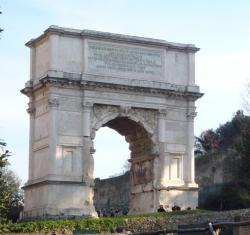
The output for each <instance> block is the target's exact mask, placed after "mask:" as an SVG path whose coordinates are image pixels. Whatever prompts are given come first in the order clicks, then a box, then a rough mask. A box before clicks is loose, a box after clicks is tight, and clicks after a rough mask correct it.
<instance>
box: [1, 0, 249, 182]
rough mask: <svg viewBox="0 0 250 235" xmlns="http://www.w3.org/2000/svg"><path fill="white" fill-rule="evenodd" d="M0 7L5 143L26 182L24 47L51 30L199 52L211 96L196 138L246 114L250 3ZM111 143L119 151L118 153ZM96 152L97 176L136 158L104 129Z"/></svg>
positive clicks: (59, 0) (15, 3)
mask: <svg viewBox="0 0 250 235" xmlns="http://www.w3.org/2000/svg"><path fill="white" fill-rule="evenodd" d="M0 9H1V11H2V12H3V14H2V15H0V27H2V28H4V32H3V33H2V36H1V38H2V39H1V40H0V68H1V69H0V88H1V89H0V107H1V115H0V137H1V138H3V139H5V141H6V142H7V143H8V148H9V149H10V150H11V151H12V152H13V156H12V157H11V159H10V161H11V168H12V169H14V170H15V171H16V172H17V174H18V175H19V176H20V177H21V178H22V180H23V182H25V181H26V180H27V168H28V167H27V166H28V141H29V140H28V132H29V131H28V128H29V127H28V123H29V116H28V114H27V113H26V111H25V110H26V108H27V105H26V103H27V98H26V97H25V96H23V95H21V94H20V92H19V90H20V89H21V88H23V87H24V83H25V81H27V80H28V79H29V50H28V48H26V47H25V46H24V44H25V43H26V42H27V41H28V40H30V39H31V38H34V37H37V36H38V35H40V34H41V33H42V32H43V31H44V30H45V29H46V28H48V27H49V26H50V25H58V26H63V27H72V28H77V29H93V30H100V31H107V32H114V33H122V34H129V35H137V36H144V37H152V38H160V39H165V40H167V41H173V42H183V43H194V44H195V45H196V46H197V47H200V48H201V51H199V52H198V53H197V56H196V83H197V84H198V85H199V86H200V87H201V91H202V92H204V93H205V96H204V97H203V98H202V99H200V100H199V101H198V102H197V111H198V116H197V117H196V120H195V134H196V135H198V134H199V133H200V132H201V131H202V130H205V129H208V128H216V127H218V125H219V124H221V123H224V122H226V121H228V120H229V119H231V117H232V115H233V113H235V112H236V110H238V109H242V108H243V107H242V95H243V94H244V85H245V83H246V80H247V79H249V77H250V27H249V23H250V14H249V12H250V1H247V0H245V1H244V0H241V1H233V0H231V1H230V0H227V1H225V0H220V1H215V0H210V1H208V0H207V1H205V0H203V1H202V0H188V1H185V0H182V1H181V0H176V1H169V0H143V1H142V0H141V1H139V0H137V1H136V0H103V1H101V0H91V1H90V0H88V1H87V0H79V1H78V0H71V1H70V0H67V1H66V0H53V1H51V0H0ZM107 136H109V138H107ZM105 137H106V139H109V142H112V143H115V144H114V145H113V144H112V145H113V146H117V148H116V149H114V151H113V153H111V152H110V146H109V145H108V144H107V143H106V142H105ZM95 147H96V149H97V153H96V156H95V160H96V170H95V173H96V175H97V176H101V177H107V176H109V175H112V174H114V173H116V172H119V171H121V167H122V165H123V164H124V161H125V159H128V157H129V152H128V147H127V145H126V144H125V140H124V139H123V138H122V137H119V136H115V135H114V134H111V133H110V131H108V130H105V129H103V130H102V131H101V130H100V131H99V132H98V133H97V137H96V141H95ZM98 154H99V155H98ZM104 155H105V157H103V156H104ZM118 155H120V156H118ZM103 160H105V161H106V162H107V165H104V162H103ZM111 162H112V165H111Z"/></svg>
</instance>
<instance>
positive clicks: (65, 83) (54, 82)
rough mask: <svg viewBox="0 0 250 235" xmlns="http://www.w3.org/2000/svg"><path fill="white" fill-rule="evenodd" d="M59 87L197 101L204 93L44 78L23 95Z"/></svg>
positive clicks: (173, 88) (177, 88)
mask: <svg viewBox="0 0 250 235" xmlns="http://www.w3.org/2000/svg"><path fill="white" fill-rule="evenodd" d="M48 85H50V86H57V87H68V88H70V87H78V88H80V89H97V88H99V89H101V88H103V89H109V90H117V91H127V92H139V93H145V94H155V95H165V96H168V97H175V98H184V99H189V100H193V101H195V100H197V99H199V98H201V97H202V96H203V93H200V92H192V91H189V90H188V89H186V88H185V86H181V85H174V86H166V87H162V88H159V87H150V86H144V87H142V86H136V85H125V84H122V85H121V84H115V83H108V82H100V81H90V80H72V79H66V78H57V77H48V76H47V77H44V78H42V79H40V80H39V83H37V84H36V85H34V86H33V87H30V86H29V87H28V88H26V87H25V88H24V89H22V90H21V93H23V94H25V95H27V96H30V95H31V94H32V93H33V92H35V91H37V90H39V89H41V88H43V87H45V86H48Z"/></svg>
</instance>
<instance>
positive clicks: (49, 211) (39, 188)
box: [22, 26, 202, 218]
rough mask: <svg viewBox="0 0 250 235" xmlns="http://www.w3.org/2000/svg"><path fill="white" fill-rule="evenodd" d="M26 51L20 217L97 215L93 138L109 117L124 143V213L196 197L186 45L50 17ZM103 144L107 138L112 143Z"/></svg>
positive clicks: (194, 92)
mask: <svg viewBox="0 0 250 235" xmlns="http://www.w3.org/2000/svg"><path fill="white" fill-rule="evenodd" d="M26 45H27V46H28V47H29V48H30V51H31V70H30V80H29V81H28V82H27V83H26V84H25V88H24V89H23V90H22V93H24V94H25V95H27V96H28V97H29V107H28V110H27V111H28V113H29V114H30V149H29V179H28V182H27V183H26V184H25V186H24V190H25V207H24V217H25V218H34V217H40V216H41V217H48V216H71V215H75V216H83V215H92V216H94V215H95V214H96V212H95V209H94V206H93V184H94V180H93V168H94V162H93V156H92V154H93V153H94V151H95V150H94V146H93V139H94V137H95V132H96V131H97V130H98V129H99V128H100V127H102V126H108V127H110V128H112V129H114V130H116V131H117V132H118V133H120V134H121V135H123V136H125V139H126V141H127V142H128V143H129V146H130V147H129V148H130V150H131V158H130V161H131V189H130V212H131V213H139V212H147V211H156V210H157V208H158V207H159V205H160V204H163V205H168V206H169V207H171V206H173V205H174V204H177V205H178V206H180V207H182V208H187V207H191V208H194V207H196V206H197V199H198V194H197V192H198V191H197V190H198V186H197V185H196V184H195V181H194V151H193V122H194V117H195V115H196V112H195V100H197V99H198V98H200V97H201V96H202V94H201V93H200V92H199V87H198V86H196V85H195V52H197V51H198V48H196V47H195V46H194V45H192V44H179V43H169V42H166V41H164V40H156V39H150V38H142V37H133V36H126V35H118V34H111V33H103V32H97V31H91V30H75V29H68V28H61V27H57V26H51V27H50V28H48V29H47V30H46V31H45V32H44V33H43V34H42V35H41V36H39V37H38V38H36V39H32V40H31V41H29V42H28V43H27V44H26ZM110 147H112V143H111V146H110Z"/></svg>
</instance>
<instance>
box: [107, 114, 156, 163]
mask: <svg viewBox="0 0 250 235" xmlns="http://www.w3.org/2000/svg"><path fill="white" fill-rule="evenodd" d="M103 126H107V127H109V128H112V129H114V130H116V131H117V132H118V133H119V134H121V135H123V136H125V139H126V141H127V142H128V143H129V149H130V151H131V158H132V159H134V158H143V157H146V156H149V155H150V154H151V148H152V141H151V138H150V135H149V133H148V132H147V131H146V130H145V128H144V127H143V126H142V125H141V124H140V123H138V122H135V121H133V120H131V119H129V118H127V117H117V118H115V119H113V120H111V121H109V122H107V123H106V124H105V125H103Z"/></svg>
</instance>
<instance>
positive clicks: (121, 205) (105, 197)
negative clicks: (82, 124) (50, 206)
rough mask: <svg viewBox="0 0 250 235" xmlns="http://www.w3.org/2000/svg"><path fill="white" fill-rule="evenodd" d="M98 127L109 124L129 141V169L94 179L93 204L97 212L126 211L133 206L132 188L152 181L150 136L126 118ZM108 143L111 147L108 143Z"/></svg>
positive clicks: (104, 125)
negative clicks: (119, 173)
mask: <svg viewBox="0 0 250 235" xmlns="http://www.w3.org/2000/svg"><path fill="white" fill-rule="evenodd" d="M102 127H109V128H111V129H113V130H115V131H116V132H118V133H119V134H120V135H121V136H124V137H125V140H126V142H127V143H128V144H129V150H130V157H129V162H130V164H131V166H130V171H129V172H127V173H125V174H122V175H120V176H116V177H111V178H108V179H104V180H100V179H95V188H94V205H95V208H96V210H97V212H98V213H103V211H108V212H107V213H109V214H111V215H112V213H113V211H115V212H116V213H120V214H121V213H127V212H128V210H131V207H133V205H132V204H133V203H132V202H131V201H132V197H133V195H132V194H133V191H134V189H135V188H136V187H138V186H141V185H144V186H145V185H148V184H149V183H151V182H153V160H154V155H153V151H152V150H153V141H152V135H151V134H150V133H149V132H148V131H147V130H146V129H145V128H144V127H143V125H142V124H141V123H140V122H136V121H134V120H131V119H130V118H129V117H119V116H118V117H115V118H113V119H111V120H109V121H107V122H106V123H104V124H103V125H102ZM108 144H109V146H110V147H111V148H112V143H108ZM117 157H119V156H117Z"/></svg>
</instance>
